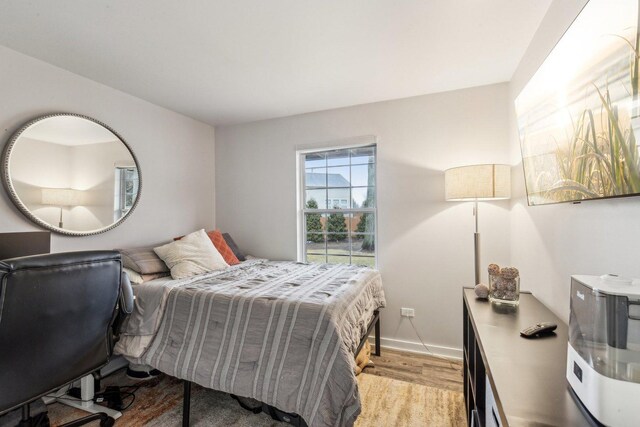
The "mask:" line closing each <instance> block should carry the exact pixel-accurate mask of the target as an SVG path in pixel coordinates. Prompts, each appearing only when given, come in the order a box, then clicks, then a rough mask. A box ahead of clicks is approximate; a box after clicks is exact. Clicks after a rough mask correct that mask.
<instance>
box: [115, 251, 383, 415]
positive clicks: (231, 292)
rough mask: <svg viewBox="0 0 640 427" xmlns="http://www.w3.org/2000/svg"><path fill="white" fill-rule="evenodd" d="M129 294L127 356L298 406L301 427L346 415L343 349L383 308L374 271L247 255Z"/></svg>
mask: <svg viewBox="0 0 640 427" xmlns="http://www.w3.org/2000/svg"><path fill="white" fill-rule="evenodd" d="M134 292H135V294H136V303H135V308H134V313H133V314H132V316H130V318H129V319H128V321H127V323H126V325H125V328H124V333H123V336H122V338H121V340H120V341H119V342H118V344H117V346H116V352H118V353H120V354H123V355H124V356H126V357H127V358H128V359H129V360H131V361H132V362H134V363H143V364H147V365H150V366H152V367H154V368H156V369H159V370H161V371H162V372H165V373H167V374H169V375H173V376H175V377H178V378H182V379H186V380H189V381H192V382H195V383H197V384H200V385H202V386H204V387H208V388H212V389H215V390H221V391H224V392H228V393H233V394H236V395H239V396H245V397H251V398H254V399H257V400H260V401H262V402H265V403H268V404H270V405H273V406H275V407H277V408H279V409H281V410H283V411H286V412H291V413H297V414H300V415H301V416H302V417H303V418H304V419H305V421H306V422H307V424H309V426H310V427H314V426H351V425H353V423H354V422H355V419H356V418H357V416H358V414H359V413H360V398H359V394H358V388H357V382H356V378H355V374H354V354H353V353H354V352H355V350H356V349H357V346H358V344H359V342H360V340H361V338H362V336H363V335H364V334H365V333H366V329H367V325H368V323H369V322H370V321H371V319H372V318H373V312H374V311H375V310H377V309H378V308H381V307H384V306H385V298H384V291H383V289H382V282H381V277H380V274H379V272H377V271H376V270H372V269H369V268H366V267H358V266H352V265H328V264H303V263H295V262H276V261H267V260H250V261H246V262H243V263H241V264H239V265H236V266H233V267H230V268H228V269H225V270H223V271H219V272H213V273H209V274H206V275H202V276H197V277H192V278H188V279H183V280H170V279H157V280H154V281H151V282H147V283H145V284H142V285H136V286H135V287H134Z"/></svg>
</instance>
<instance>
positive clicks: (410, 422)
mask: <svg viewBox="0 0 640 427" xmlns="http://www.w3.org/2000/svg"><path fill="white" fill-rule="evenodd" d="M109 382H114V383H119V384H126V383H131V382H130V381H127V380H126V379H124V376H121V375H117V376H115V378H113V379H111V380H110V381H109ZM358 384H359V387H360V395H361V399H362V406H363V407H362V413H361V414H360V417H359V418H358V421H357V422H356V427H369V426H376V427H378V426H399V427H413V426H416V427H417V426H434V427H441V426H442V427H450V426H463V425H465V418H464V398H463V396H462V393H460V392H454V391H449V390H444V389H439V388H433V387H427V386H424V385H420V384H413V383H408V382H404V381H399V380H394V379H390V378H384V377H379V376H375V375H369V374H366V373H362V374H360V375H359V376H358ZM191 399H192V400H191V425H192V426H201V427H203V426H225V427H226V426H236V427H267V426H274V427H275V426H279V427H282V426H286V424H284V423H280V422H276V421H274V420H272V419H271V417H269V416H268V415H265V414H263V413H260V414H257V415H256V414H252V413H250V412H248V411H245V410H244V409H242V408H240V406H239V405H238V403H237V402H236V401H235V400H233V399H232V398H231V397H230V396H229V395H228V394H226V393H221V392H218V391H213V390H208V389H204V388H202V387H199V386H194V387H193V390H192V394H191ZM125 403H126V402H125ZM83 415H85V413H83V412H80V411H77V410H74V409H71V408H69V407H67V406H64V405H61V404H57V403H56V404H53V405H50V406H49V416H50V418H51V421H52V424H53V425H59V424H61V423H64V422H67V421H70V420H72V419H74V418H77V417H79V416H83ZM181 423H182V383H181V382H180V381H178V380H176V379H175V378H171V377H166V376H163V377H162V378H161V379H160V380H159V381H155V383H151V384H147V385H145V386H143V387H141V388H140V389H138V390H137V391H136V400H135V402H134V403H133V405H132V406H131V407H130V408H129V409H128V410H126V411H125V412H124V413H123V416H122V417H121V418H120V419H118V420H117V421H116V426H123V427H124V426H126V427H142V426H150V427H176V426H180V425H181Z"/></svg>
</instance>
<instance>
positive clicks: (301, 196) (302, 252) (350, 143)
mask: <svg viewBox="0 0 640 427" xmlns="http://www.w3.org/2000/svg"><path fill="white" fill-rule="evenodd" d="M370 146H375V148H376V158H375V167H376V172H375V175H374V188H375V191H376V198H375V199H376V203H375V207H373V208H357V209H352V208H349V209H317V210H316V209H314V210H313V212H316V211H319V212H318V213H323V214H324V213H327V214H331V213H352V212H354V211H355V212H357V213H373V217H374V222H375V224H374V230H375V231H374V245H375V253H374V257H373V258H374V262H375V267H376V268H379V257H378V254H379V251H378V248H379V246H378V233H379V229H378V222H379V221H378V216H379V214H378V205H379V201H378V148H379V146H378V141H377V138H376V137H375V136H369V135H368V136H362V137H357V138H351V139H347V140H342V141H332V142H327V143H320V144H311V145H304V146H298V147H296V176H297V179H296V194H297V197H296V199H297V200H296V207H297V215H296V217H297V234H296V238H297V260H298V262H305V261H306V252H307V250H306V249H307V248H306V247H307V241H306V239H305V238H304V237H305V232H306V224H305V213H307V212H309V211H307V210H306V200H305V163H304V158H305V155H306V154H310V153H316V152H321V151H330V150H345V149H352V148H364V147H370ZM345 188H347V187H345ZM348 188H351V187H348ZM327 202H328V200H327ZM347 205H349V201H347ZM349 235H350V233H349ZM349 239H351V237H349ZM351 256H352V255H351V254H350V255H349V263H351Z"/></svg>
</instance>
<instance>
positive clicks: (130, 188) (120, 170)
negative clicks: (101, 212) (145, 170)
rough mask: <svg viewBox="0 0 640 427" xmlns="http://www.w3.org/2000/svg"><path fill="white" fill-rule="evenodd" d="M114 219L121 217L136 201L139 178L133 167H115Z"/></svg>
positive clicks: (136, 170)
mask: <svg viewBox="0 0 640 427" xmlns="http://www.w3.org/2000/svg"><path fill="white" fill-rule="evenodd" d="M115 176H116V183H115V190H116V191H115V193H116V194H115V200H114V205H115V209H114V220H116V221H117V220H119V219H120V218H121V217H123V216H124V215H125V214H126V213H127V212H129V210H130V209H131V207H132V206H133V203H134V202H135V201H136V197H137V196H138V187H139V184H140V182H139V178H138V169H137V168H135V167H116V174H115Z"/></svg>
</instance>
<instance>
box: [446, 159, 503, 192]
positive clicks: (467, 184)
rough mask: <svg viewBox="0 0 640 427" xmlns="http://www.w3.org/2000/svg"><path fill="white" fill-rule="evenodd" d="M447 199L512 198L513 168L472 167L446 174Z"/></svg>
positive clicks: (493, 166)
mask: <svg viewBox="0 0 640 427" xmlns="http://www.w3.org/2000/svg"><path fill="white" fill-rule="evenodd" d="M444 187H445V199H446V200H448V201H464V200H499V199H508V198H510V197H511V167H509V166H508V165H494V164H489V165H470V166H461V167H457V168H451V169H447V170H446V171H445V172H444Z"/></svg>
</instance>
